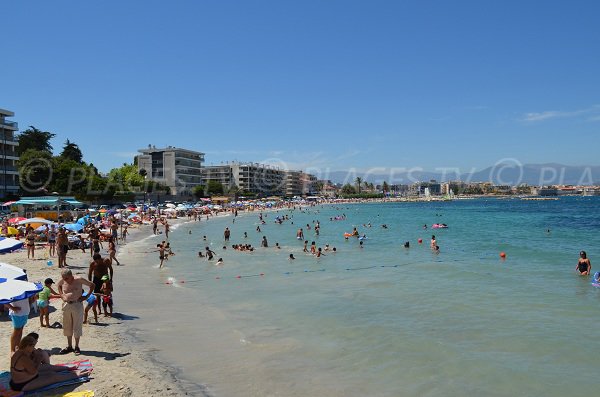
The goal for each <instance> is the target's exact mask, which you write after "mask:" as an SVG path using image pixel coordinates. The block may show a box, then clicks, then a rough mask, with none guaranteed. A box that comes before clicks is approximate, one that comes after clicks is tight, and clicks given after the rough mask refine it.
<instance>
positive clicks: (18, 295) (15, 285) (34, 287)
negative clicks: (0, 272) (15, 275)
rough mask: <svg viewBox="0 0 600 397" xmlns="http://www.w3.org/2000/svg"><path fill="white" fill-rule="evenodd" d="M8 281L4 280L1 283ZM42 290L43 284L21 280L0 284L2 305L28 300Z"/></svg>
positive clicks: (0, 301) (0, 302)
mask: <svg viewBox="0 0 600 397" xmlns="http://www.w3.org/2000/svg"><path fill="white" fill-rule="evenodd" d="M2 280H6V279H4V278H2V279H0V281H2ZM41 290H42V284H36V283H30V282H29V281H21V280H6V281H4V282H0V304H6V303H11V302H14V301H18V300H21V299H27V298H29V297H30V296H33V295H35V294H37V293H38V292H40V291H41Z"/></svg>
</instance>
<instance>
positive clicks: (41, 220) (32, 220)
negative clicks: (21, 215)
mask: <svg viewBox="0 0 600 397" xmlns="http://www.w3.org/2000/svg"><path fill="white" fill-rule="evenodd" d="M28 223H31V224H35V223H37V224H40V225H51V224H53V223H54V222H53V221H49V220H47V219H44V218H28V219H23V220H22V221H20V222H19V223H17V224H18V225H26V224H28Z"/></svg>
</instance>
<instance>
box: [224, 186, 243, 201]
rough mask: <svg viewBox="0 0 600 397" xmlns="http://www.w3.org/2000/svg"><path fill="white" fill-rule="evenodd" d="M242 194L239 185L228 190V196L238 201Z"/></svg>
mask: <svg viewBox="0 0 600 397" xmlns="http://www.w3.org/2000/svg"><path fill="white" fill-rule="evenodd" d="M240 193H241V190H240V188H239V187H237V185H232V186H231V187H230V188H229V189H227V194H228V195H229V196H231V197H233V198H234V200H237V198H238V197H239V195H240Z"/></svg>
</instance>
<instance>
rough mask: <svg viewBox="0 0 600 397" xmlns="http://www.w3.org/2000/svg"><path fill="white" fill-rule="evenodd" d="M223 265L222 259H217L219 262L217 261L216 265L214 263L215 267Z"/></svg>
mask: <svg viewBox="0 0 600 397" xmlns="http://www.w3.org/2000/svg"><path fill="white" fill-rule="evenodd" d="M222 264H223V258H219V260H218V261H217V263H215V266H219V265H222Z"/></svg>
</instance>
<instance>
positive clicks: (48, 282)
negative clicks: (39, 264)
mask: <svg viewBox="0 0 600 397" xmlns="http://www.w3.org/2000/svg"><path fill="white" fill-rule="evenodd" d="M44 284H54V280H52V279H51V278H47V279H45V280H44Z"/></svg>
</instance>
